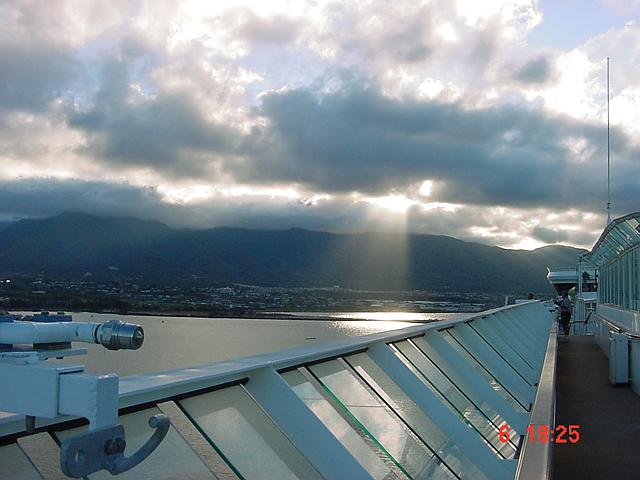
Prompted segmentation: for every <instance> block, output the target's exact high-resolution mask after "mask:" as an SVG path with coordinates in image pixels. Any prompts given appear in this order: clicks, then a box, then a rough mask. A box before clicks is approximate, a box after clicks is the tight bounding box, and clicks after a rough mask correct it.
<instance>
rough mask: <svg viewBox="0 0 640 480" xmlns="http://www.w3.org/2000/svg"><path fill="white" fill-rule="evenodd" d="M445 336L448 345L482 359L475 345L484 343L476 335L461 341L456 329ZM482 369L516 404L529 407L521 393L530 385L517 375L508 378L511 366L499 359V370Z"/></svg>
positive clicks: (448, 331) (486, 366)
mask: <svg viewBox="0 0 640 480" xmlns="http://www.w3.org/2000/svg"><path fill="white" fill-rule="evenodd" d="M447 334H448V338H447V335H445V338H446V339H447V341H449V342H450V343H453V342H458V343H459V344H460V345H462V347H463V349H464V350H467V351H468V352H469V353H470V354H471V355H472V356H473V357H474V358H477V359H478V360H480V359H481V358H482V355H480V354H479V353H478V350H477V349H478V348H479V347H478V346H477V345H476V343H478V342H484V340H482V339H481V338H480V337H479V336H477V334H475V337H473V338H472V339H469V338H464V339H463V338H461V335H459V334H458V332H457V331H456V328H451V329H449V330H447ZM483 367H484V368H486V370H487V371H489V373H490V375H491V376H492V377H493V378H494V379H495V380H496V381H497V382H499V383H500V384H501V385H502V386H503V388H505V389H506V390H507V391H508V392H509V393H510V394H511V395H512V396H513V397H514V398H515V399H516V400H518V402H519V403H520V404H521V405H522V406H523V407H527V406H528V405H529V403H530V402H529V400H528V399H526V398H524V396H523V392H524V391H526V389H527V388H528V387H530V385H529V384H528V383H527V382H526V380H524V379H523V378H522V377H521V376H519V375H516V376H515V377H512V378H508V377H507V373H506V370H507V369H511V370H512V371H513V372H514V373H515V370H513V368H512V367H511V365H509V364H508V363H507V362H506V361H504V359H501V361H500V367H501V368H492V366H489V365H484V364H483Z"/></svg>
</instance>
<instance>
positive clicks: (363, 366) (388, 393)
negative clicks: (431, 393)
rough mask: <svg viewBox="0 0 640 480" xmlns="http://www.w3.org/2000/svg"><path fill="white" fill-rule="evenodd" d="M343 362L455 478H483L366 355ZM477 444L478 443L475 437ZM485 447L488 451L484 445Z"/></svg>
mask: <svg viewBox="0 0 640 480" xmlns="http://www.w3.org/2000/svg"><path fill="white" fill-rule="evenodd" d="M344 360H345V361H346V362H347V363H348V364H349V365H350V366H351V367H352V368H354V369H355V370H356V372H357V373H358V374H359V375H360V376H361V377H362V378H363V379H364V380H365V381H366V383H367V384H369V385H370V386H371V387H372V388H373V390H374V391H375V392H377V393H378V394H379V395H380V396H381V397H382V398H383V399H384V401H385V402H386V403H387V404H388V405H389V406H390V407H391V408H392V409H393V411H395V412H396V413H397V414H398V415H399V416H400V417H401V418H402V419H403V420H404V421H405V422H406V423H407V424H408V425H409V426H410V427H411V428H412V429H413V431H414V432H415V433H416V435H418V437H419V438H420V439H421V440H422V441H423V442H424V443H425V444H427V445H428V446H429V447H430V449H431V450H433V451H434V452H436V454H437V455H438V456H439V457H440V458H441V459H442V460H443V461H444V462H445V463H446V464H447V465H448V466H449V467H450V468H451V469H452V470H453V471H454V472H455V473H457V474H458V475H460V476H462V477H465V478H479V479H481V478H485V477H484V475H483V474H482V472H480V471H479V470H478V468H477V467H476V466H475V465H474V464H473V463H472V462H470V461H469V460H468V459H467V457H466V456H465V452H464V450H461V449H460V448H459V446H458V445H456V444H455V443H453V442H452V441H451V440H450V439H449V437H448V436H447V434H446V432H443V431H442V430H440V429H439V428H438V427H437V426H436V425H435V424H434V423H433V421H432V419H431V418H429V416H428V412H427V415H425V413H424V412H423V411H422V409H420V408H419V407H418V406H417V405H416V404H415V402H414V401H413V400H412V399H411V398H410V397H408V396H407V395H406V394H405V393H404V391H403V390H402V389H401V388H400V387H399V386H398V385H397V384H396V383H395V382H394V381H393V380H391V378H389V376H388V375H387V374H386V373H385V372H384V371H383V370H382V369H381V368H380V367H379V366H378V365H377V364H376V363H375V362H374V361H373V360H372V359H371V357H369V355H368V354H366V353H360V354H356V355H350V356H348V357H345V358H344ZM478 441H482V440H481V438H480V437H478ZM487 448H490V447H489V446H488V445H487Z"/></svg>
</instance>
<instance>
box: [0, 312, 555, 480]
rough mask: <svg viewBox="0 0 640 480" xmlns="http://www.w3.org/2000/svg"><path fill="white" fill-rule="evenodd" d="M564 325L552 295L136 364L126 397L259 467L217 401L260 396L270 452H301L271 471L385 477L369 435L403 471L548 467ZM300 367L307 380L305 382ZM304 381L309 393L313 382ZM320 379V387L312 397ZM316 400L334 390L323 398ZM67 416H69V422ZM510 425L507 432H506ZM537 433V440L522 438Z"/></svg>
mask: <svg viewBox="0 0 640 480" xmlns="http://www.w3.org/2000/svg"><path fill="white" fill-rule="evenodd" d="M555 325H556V324H555V321H554V314H553V313H552V308H550V307H549V306H548V305H544V304H541V303H540V302H535V301H533V302H528V303H523V304H518V305H509V306H506V307H502V308H498V309H494V310H489V311H485V312H480V313H474V314H468V315H460V316H457V317H455V318H454V319H450V320H445V321H440V322H434V323H430V324H425V325H419V326H413V327H409V328H405V329H401V330H395V331H393V332H384V333H377V334H372V335H366V336H362V337H351V338H345V339H342V340H338V341H333V342H327V343H324V344H319V345H315V346H310V347H304V348H297V349H290V350H286V351H282V352H277V353H271V354H265V355H258V356H253V357H247V358H241V359H236V360H231V361H225V362H220V363H216V364H211V365H202V366H197V367H191V368H183V369H179V370H173V371H168V372H161V373H152V374H146V375H138V376H131V377H125V378H122V379H121V381H120V408H121V409H123V408H124V409H127V411H130V410H136V409H140V408H149V406H150V405H152V406H153V405H157V404H159V403H161V402H167V401H168V402H172V403H175V404H176V405H177V406H178V407H179V408H180V409H181V410H182V411H183V412H184V414H185V415H187V417H188V418H189V420H190V421H191V422H193V424H194V425H195V426H196V427H197V429H198V430H199V431H200V432H201V433H202V435H204V436H205V437H206V439H207V441H208V442H209V443H210V444H211V445H212V446H213V447H214V448H215V450H216V451H218V452H221V454H222V455H223V456H224V458H225V461H226V462H227V463H228V464H229V466H230V467H231V468H232V469H233V470H234V471H236V472H238V473H239V474H240V475H241V476H245V477H246V478H250V477H251V474H250V471H251V468H250V467H249V466H248V465H247V464H246V463H243V462H245V460H243V457H242V455H241V452H242V449H243V448H245V447H246V448H249V449H250V450H251V448H258V447H257V446H256V445H253V446H252V445H247V443H250V442H251V439H250V438H249V437H246V438H244V440H243V441H242V442H241V443H240V444H236V443H234V442H235V441H236V440H235V439H234V438H233V434H232V433H233V432H232V430H231V429H227V430H222V431H218V430H216V429H217V428H219V421H214V422H213V423H212V422H211V421H210V418H214V417H215V418H216V419H225V416H224V415H222V414H221V413H220V412H222V410H219V409H217V408H218V407H216V405H218V404H220V405H223V404H224V401H226V400H224V398H223V397H224V396H225V395H226V396H229V397H230V398H233V399H235V400H234V402H235V403H234V402H232V404H237V405H240V403H241V401H242V402H245V401H246V402H248V403H247V405H254V407H252V408H255V409H257V410H256V413H255V415H258V416H259V419H258V417H255V415H254V414H251V415H249V416H245V417H242V421H243V422H248V423H249V424H250V423H251V422H252V421H253V422H262V424H261V425H262V427H261V428H262V430H264V429H272V430H273V432H274V433H273V434H272V435H271V437H270V439H271V444H270V443H269V442H268V441H267V442H266V443H265V445H266V446H264V448H265V451H271V450H269V448H271V446H273V445H280V446H281V447H278V448H285V447H282V445H285V444H286V445H287V447H286V448H285V450H286V451H287V452H290V453H287V454H284V453H282V454H281V455H283V456H284V457H286V458H284V457H283V458H284V459H285V460H287V462H288V463H287V462H284V464H285V466H284V467H283V466H282V465H280V464H278V465H265V466H263V467H261V468H264V469H265V470H264V472H263V474H264V475H266V473H265V472H267V471H268V469H269V468H271V467H273V468H274V469H276V470H277V469H278V468H285V467H286V468H289V467H290V465H294V464H295V465H294V466H295V468H298V469H299V470H296V471H298V472H303V471H304V472H307V474H308V475H309V476H310V477H311V476H313V475H315V474H313V473H309V472H315V473H317V475H318V476H319V477H323V478H374V477H375V475H374V473H373V472H372V468H373V467H372V466H371V465H370V464H369V463H368V461H367V460H366V459H365V457H363V455H364V453H363V451H364V450H365V447H366V448H370V449H373V450H375V452H377V453H376V456H377V457H378V458H383V459H384V462H385V463H384V465H386V467H385V468H389V469H390V470H389V471H390V472H392V473H393V474H394V475H395V476H396V477H399V478H418V477H420V478H426V477H425V475H426V476H430V474H431V473H433V475H437V474H441V475H442V474H445V475H452V476H454V477H467V478H471V477H473V478H487V479H506V478H514V476H515V475H516V474H517V475H518V478H520V479H523V480H526V479H530V478H546V477H544V475H546V473H544V472H546V471H547V466H548V465H549V464H550V454H551V452H550V450H549V449H541V448H536V447H535V446H529V445H528V444H527V442H526V438H525V434H526V429H527V425H528V424H529V423H533V422H534V421H535V422H536V423H537V424H542V423H545V422H546V424H547V425H548V426H549V427H552V426H553V412H554V404H555V397H554V394H553V392H554V385H553V381H554V372H555V370H554V369H555V343H553V341H554V340H553V339H555ZM293 376H297V377H296V378H299V382H302V383H301V384H296V385H297V386H294V384H292V378H293ZM336 379H339V380H340V381H342V382H346V383H344V384H340V383H339V382H338V383H335V382H336V381H338V380H336ZM302 387H304V388H306V389H307V390H305V391H306V392H307V393H305V394H301V390H300V388H302ZM358 391H360V392H361V395H363V397H362V398H365V397H366V398H368V399H369V400H368V401H369V402H371V405H369V406H368V408H376V409H378V410H376V411H378V412H379V414H377V416H370V415H368V414H366V413H362V408H363V407H362V406H361V405H358V404H356V403H357V402H356V403H353V401H352V399H351V398H350V395H353V394H354V392H358ZM308 392H312V393H313V395H316V396H317V400H313V399H310V398H308V395H309V393H308ZM305 395H307V396H305ZM314 398H315V397H314ZM362 398H361V399H360V400H362ZM314 402H324V403H322V406H323V407H322V408H323V409H321V410H318V408H319V407H318V404H317V403H314ZM408 405H409V406H408ZM220 408H222V407H220ZM219 414H220V415H222V416H216V415H219ZM383 414H384V415H383ZM238 415H241V416H242V412H241V413H239V414H238ZM245 415H248V414H246V412H245ZM327 415H329V416H327ZM331 415H333V416H331ZM381 415H382V416H381ZM385 415H386V416H385ZM212 416H213V417H212ZM383 417H384V418H386V419H387V421H388V422H389V423H388V424H386V426H385V428H391V427H393V428H395V429H396V430H395V431H396V432H397V433H396V436H400V437H401V438H402V439H403V440H402V445H403V447H402V451H396V450H394V449H397V448H399V447H397V445H396V444H397V442H398V438H396V440H395V441H394V439H393V437H390V438H388V437H385V436H380V435H379V434H377V433H376V431H377V430H376V428H382V427H381V425H380V424H379V422H380V421H382V420H381V418H383ZM331 418H342V419H343V420H342V421H344V422H347V424H348V425H349V427H348V429H345V428H342V429H341V430H340V432H338V431H337V430H336V428H337V427H336V423H334V422H337V421H338V420H331ZM63 421H69V419H68V418H65V419H59V420H58V421H57V422H50V423H49V424H46V423H39V424H38V426H39V427H40V428H42V427H45V428H46V427H49V428H51V427H52V425H53V424H54V423H58V424H60V422H63ZM60 428H64V425H58V426H56V427H55V429H58V430H59V429H60ZM505 428H506V430H505ZM269 431H271V430H269ZM505 431H506V432H507V434H508V435H507V438H506V439H504V440H505V441H503V439H501V438H500V437H499V434H500V433H501V432H502V433H504V432H505ZM214 433H215V435H214ZM23 434H24V419H23V418H19V417H18V418H16V417H15V416H14V417H5V418H0V437H2V436H5V437H6V436H7V435H18V436H20V435H23ZM225 435H228V436H229V439H225V438H224V436H225ZM345 435H347V436H348V435H352V436H353V437H354V438H356V437H357V438H360V437H362V438H363V439H364V440H363V441H365V443H364V444H363V445H365V447H362V446H359V447H358V448H355V447H354V443H353V442H356V440H353V441H351V440H349V441H347V440H346V438H347V437H345ZM225 442H226V443H225ZM243 442H244V443H243ZM273 442H275V443H273ZM282 442H284V443H282ZM394 442H395V443H394ZM523 444H524V445H527V446H526V447H525V448H524V449H523V450H522V451H520V445H523ZM261 445H262V444H261ZM1 448H3V447H0V449H1ZM161 448H162V447H161ZM274 448H275V447H274ZM287 449H288V450H287ZM407 449H409V450H407ZM282 451H284V450H282ZM239 452H240V453H239ZM369 453H371V452H369ZM418 454H419V455H418ZM420 455H422V457H421V458H424V460H422V461H421V462H422V463H420V464H415V461H414V460H412V459H415V458H417V457H419V456H420ZM277 456H278V455H276V457H277ZM294 457H295V458H294ZM292 459H293V460H292ZM429 459H431V460H429ZM294 460H295V461H294ZM149 461H150V462H151V461H152V460H149ZM412 462H414V463H412ZM274 463H275V460H274ZM281 463H282V462H281ZM139 468H144V464H142V465H141V466H140V467H139ZM290 468H294V467H290ZM381 468H382V467H381ZM243 469H247V471H246V472H245V471H244V470H243ZM305 469H306V470H305ZM276 470H274V471H276ZM243 472H244V473H243ZM292 475H293V473H292ZM305 475H306V474H305ZM294 476H295V475H294ZM298 476H299V475H298Z"/></svg>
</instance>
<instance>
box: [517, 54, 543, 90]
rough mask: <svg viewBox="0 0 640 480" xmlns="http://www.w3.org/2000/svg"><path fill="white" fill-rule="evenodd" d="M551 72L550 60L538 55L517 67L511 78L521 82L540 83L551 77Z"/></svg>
mask: <svg viewBox="0 0 640 480" xmlns="http://www.w3.org/2000/svg"><path fill="white" fill-rule="evenodd" d="M551 74H552V67H551V62H550V61H549V59H548V58H546V57H545V56H539V57H537V58H534V59H532V60H529V61H528V62H527V63H525V64H524V65H522V66H520V67H518V68H517V69H516V70H515V72H514V73H513V76H512V78H513V79H514V80H516V81H518V82H521V83H534V84H542V83H546V82H547V81H548V80H549V79H550V78H551Z"/></svg>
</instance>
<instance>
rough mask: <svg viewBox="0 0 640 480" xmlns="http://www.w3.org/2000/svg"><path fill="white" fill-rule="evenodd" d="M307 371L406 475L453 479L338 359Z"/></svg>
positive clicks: (438, 460)
mask: <svg viewBox="0 0 640 480" xmlns="http://www.w3.org/2000/svg"><path fill="white" fill-rule="evenodd" d="M309 370H310V371H311V372H312V373H313V374H314V375H315V376H316V378H318V380H319V381H320V382H321V383H322V384H323V386H324V387H325V388H326V389H327V391H328V392H329V393H330V394H331V395H332V396H333V397H334V398H335V399H336V401H337V402H338V403H339V404H340V405H341V407H342V408H344V409H345V410H346V411H347V412H348V413H349V414H350V415H352V416H353V418H354V419H355V420H356V421H357V422H358V423H359V424H360V425H361V428H362V429H363V430H364V431H366V433H367V434H368V435H370V436H371V438H372V439H373V440H374V441H376V442H377V443H378V444H379V445H380V447H381V448H382V449H384V451H386V452H387V453H388V455H389V456H390V458H391V459H393V461H394V463H396V465H398V466H399V467H400V469H401V470H402V471H403V472H404V473H405V474H406V475H408V476H409V477H410V478H413V479H420V480H422V479H425V480H426V479H428V478H435V479H440V478H455V476H454V475H453V473H452V472H451V471H450V470H449V469H448V468H447V467H446V466H445V465H444V464H443V463H442V462H441V460H440V459H439V458H438V457H436V456H435V455H434V454H433V452H431V451H430V450H429V449H428V448H427V447H426V445H425V444H424V443H422V442H421V441H420V440H419V439H418V438H416V437H415V435H413V434H412V433H411V432H410V430H409V429H408V428H407V427H406V425H404V424H403V422H402V420H401V419H400V418H399V417H398V416H397V415H396V414H395V413H394V412H393V411H391V410H390V409H389V408H388V407H387V406H386V405H385V404H384V402H383V401H382V399H380V397H378V396H377V395H376V394H375V393H373V391H371V390H370V389H369V388H366V387H365V386H364V385H363V384H362V382H361V381H360V380H359V379H358V378H357V377H356V375H355V374H354V373H352V372H351V371H349V370H347V368H345V367H344V366H343V365H342V364H341V363H340V362H339V361H338V360H331V361H328V362H323V363H319V364H316V365H313V366H310V367H309Z"/></svg>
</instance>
